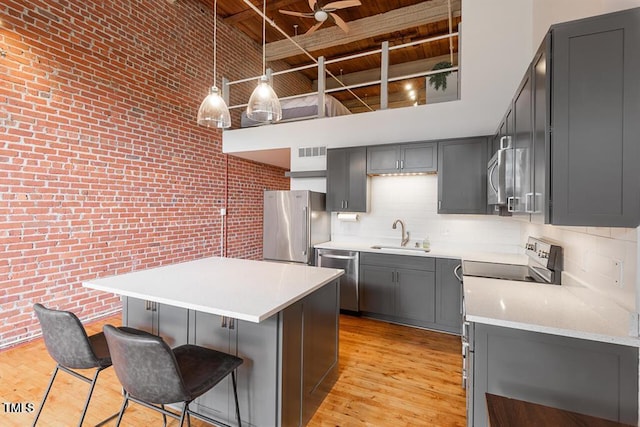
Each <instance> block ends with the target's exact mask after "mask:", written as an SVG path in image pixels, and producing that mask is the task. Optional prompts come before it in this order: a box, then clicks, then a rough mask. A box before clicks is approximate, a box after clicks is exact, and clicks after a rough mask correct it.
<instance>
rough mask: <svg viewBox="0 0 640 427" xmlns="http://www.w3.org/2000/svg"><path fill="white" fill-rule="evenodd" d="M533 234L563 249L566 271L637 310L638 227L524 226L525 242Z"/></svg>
mask: <svg viewBox="0 0 640 427" xmlns="http://www.w3.org/2000/svg"><path fill="white" fill-rule="evenodd" d="M528 235H534V236H540V237H544V238H546V239H549V240H552V241H554V242H558V244H560V245H561V246H562V247H563V249H564V271H566V272H567V273H571V275H572V276H574V277H576V278H577V279H579V280H580V281H582V282H584V283H585V284H587V285H588V286H589V287H591V288H593V289H595V290H597V291H599V292H601V293H602V294H603V297H606V298H609V299H613V300H614V301H616V302H617V303H618V304H620V305H622V306H623V307H625V308H627V309H629V310H631V311H635V309H636V286H637V283H636V282H637V280H638V274H637V273H638V272H637V264H638V257H637V254H638V252H637V251H638V244H637V239H638V231H637V229H635V228H594V227H564V226H552V225H538V224H529V223H522V237H521V238H522V239H523V240H524V239H526V236H528Z"/></svg>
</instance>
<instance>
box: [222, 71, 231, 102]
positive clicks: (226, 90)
mask: <svg viewBox="0 0 640 427" xmlns="http://www.w3.org/2000/svg"><path fill="white" fill-rule="evenodd" d="M229 87H230V86H229V79H227V78H226V77H223V78H222V99H223V100H224V102H225V103H226V104H227V105H229Z"/></svg>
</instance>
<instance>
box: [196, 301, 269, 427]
mask: <svg viewBox="0 0 640 427" xmlns="http://www.w3.org/2000/svg"><path fill="white" fill-rule="evenodd" d="M194 319H195V321H194V325H193V327H192V330H193V338H192V342H193V343H194V344H196V345H201V346H204V347H208V348H213V349H216V350H219V351H224V352H226V353H231V354H234V355H236V356H238V357H240V358H242V360H243V363H242V365H240V367H239V368H238V370H237V372H236V378H237V389H238V401H239V405H240V417H241V418H242V425H248V426H258V425H275V424H276V420H277V412H276V408H277V401H276V399H275V393H274V390H276V387H277V373H278V366H277V354H278V317H277V315H276V316H272V317H271V318H269V319H267V320H265V321H263V322H260V323H252V322H245V321H242V320H232V319H228V318H226V319H223V317H222V316H218V315H213V314H207V313H202V312H194ZM196 405H197V406H198V408H197V412H201V413H203V414H204V415H207V416H210V417H212V418H214V419H217V420H220V421H223V422H225V423H227V424H231V425H237V420H236V412H235V400H234V397H233V386H232V384H231V378H230V377H228V378H226V379H224V380H223V381H222V382H221V383H220V384H218V385H216V386H215V387H214V388H213V389H212V390H210V391H209V392H207V393H205V394H204V395H203V396H201V397H200V398H199V399H197V400H196Z"/></svg>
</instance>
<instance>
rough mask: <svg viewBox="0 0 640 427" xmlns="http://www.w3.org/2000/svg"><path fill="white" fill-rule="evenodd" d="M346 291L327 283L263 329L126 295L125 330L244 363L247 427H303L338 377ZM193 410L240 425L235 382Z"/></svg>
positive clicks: (241, 390)
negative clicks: (133, 329) (342, 293)
mask: <svg viewBox="0 0 640 427" xmlns="http://www.w3.org/2000/svg"><path fill="white" fill-rule="evenodd" d="M339 285H340V282H339V280H335V281H333V282H331V283H328V284H326V285H324V286H322V287H321V288H319V289H317V290H316V291H314V292H312V293H311V294H309V295H307V296H306V297H304V298H303V299H301V300H299V301H297V302H295V303H294V304H292V305H290V306H289V307H287V308H285V309H284V310H282V311H280V312H279V313H276V314H274V315H273V316H271V317H270V318H268V319H266V320H263V321H262V322H260V323H253V322H247V321H243V320H234V319H230V318H225V317H223V316H219V315H214V314H209V313H204V312H200V311H194V310H187V309H184V308H177V307H173V306H170V305H165V304H155V305H154V304H151V303H149V302H146V301H143V300H140V299H136V298H127V297H125V298H124V299H123V301H124V304H123V324H125V325H127V326H130V327H136V328H140V329H144V330H147V331H149V332H152V333H154V334H158V333H159V334H160V335H161V336H162V337H163V338H164V339H165V340H166V341H167V342H168V343H169V345H170V346H171V347H175V346H178V345H182V344H187V343H191V344H196V345H201V346H203V347H208V348H213V349H215V350H219V351H224V352H226V353H230V354H234V355H237V356H238V357H240V358H242V359H243V364H242V365H241V366H240V367H238V369H237V389H238V400H239V405H240V416H241V418H242V425H243V426H254V427H257V426H261V427H262V426H264V427H272V426H284V427H289V426H292V427H296V426H304V425H306V424H307V423H308V422H309V420H310V419H311V418H312V417H313V415H314V413H315V412H316V410H317V409H318V407H319V406H320V404H321V403H322V401H323V400H324V398H325V397H326V395H327V394H328V393H329V391H330V390H331V388H332V387H333V385H334V384H335V382H336V380H337V378H338V373H339V372H338V342H339V314H340V295H339V292H340V287H339ZM154 307H155V308H154ZM191 409H192V410H193V411H194V412H196V413H197V414H202V415H204V416H206V417H209V418H212V419H214V420H217V421H220V422H222V423H225V424H228V425H231V426H236V425H238V423H237V419H236V408H235V400H234V397H233V387H232V383H231V377H228V378H226V379H224V380H222V381H221V382H220V383H219V384H218V385H216V386H215V387H214V388H212V389H211V390H210V391H208V392H207V393H205V394H204V395H202V396H200V397H199V398H198V399H196V400H195V401H194V402H193V403H192V404H191Z"/></svg>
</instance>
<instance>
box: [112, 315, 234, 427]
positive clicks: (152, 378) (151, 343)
mask: <svg viewBox="0 0 640 427" xmlns="http://www.w3.org/2000/svg"><path fill="white" fill-rule="evenodd" d="M103 331H104V334H105V337H106V339H107V343H108V344H109V350H110V352H111V359H112V362H113V367H114V369H115V371H116V376H117V377H118V379H119V380H120V383H121V384H122V387H123V388H124V390H125V398H124V402H123V403H122V407H121V409H120V415H119V417H118V421H117V423H116V425H117V426H118V425H120V422H121V421H122V418H123V415H124V411H125V409H126V407H127V405H128V402H129V401H133V402H136V403H139V404H141V405H143V406H146V407H147V408H150V409H154V410H156V411H158V412H160V413H162V414H163V418H164V420H165V425H166V416H167V415H168V416H171V417H174V418H177V419H179V420H180V424H179V425H180V426H182V425H183V423H184V419H185V418H186V419H187V423H188V424H189V425H190V414H192V413H193V412H191V410H190V409H189V404H190V403H191V402H192V401H193V400H194V399H196V398H197V397H199V396H201V395H202V394H204V393H206V392H207V391H209V390H210V389H211V388H213V387H214V386H215V385H216V384H218V383H219V382H220V381H222V380H223V379H224V378H225V377H227V376H228V375H229V374H231V379H232V382H233V392H234V398H235V404H236V418H237V422H238V426H241V425H242V423H241V420H240V410H239V407H238V394H237V388H236V376H235V370H236V368H237V367H238V366H240V365H241V364H242V362H243V360H242V359H241V358H239V357H236V356H233V355H230V354H227V353H223V352H220V351H216V350H212V349H209V348H206V347H201V346H196V345H190V344H187V345H182V346H179V347H177V348H175V349H173V350H172V349H171V348H170V347H169V346H168V345H167V344H166V343H165V342H164V340H163V339H162V338H161V337H158V336H141V335H137V334H132V333H130V332H127V331H122V330H119V329H117V328H115V327H113V326H111V325H105V326H104V328H103ZM173 403H183V408H182V411H181V412H180V413H179V414H176V413H174V412H171V411H168V410H166V409H165V408H164V405H168V404H173ZM197 416H198V418H200V419H204V420H205V421H207V422H210V423H211V424H213V425H216V421H215V420H212V419H209V418H207V417H204V416H203V415H201V414H197Z"/></svg>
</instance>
